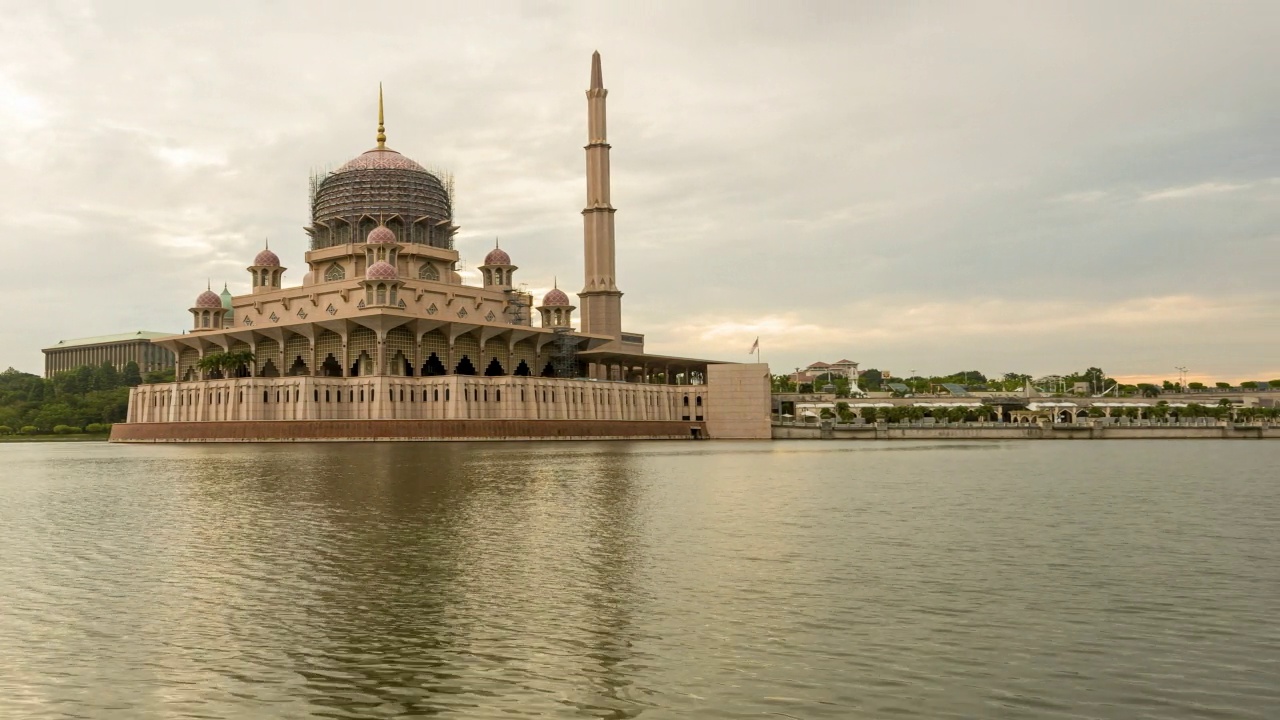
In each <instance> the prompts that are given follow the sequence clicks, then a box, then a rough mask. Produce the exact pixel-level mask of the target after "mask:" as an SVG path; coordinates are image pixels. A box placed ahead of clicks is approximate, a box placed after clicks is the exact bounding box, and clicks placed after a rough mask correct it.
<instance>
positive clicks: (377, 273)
mask: <svg viewBox="0 0 1280 720" xmlns="http://www.w3.org/2000/svg"><path fill="white" fill-rule="evenodd" d="M370 235H372V233H370ZM364 276H365V279H367V280H395V279H396V278H397V277H399V274H398V273H396V269H395V267H394V266H393V265H391V263H388V262H384V261H382V260H379V261H378V262H376V263H374V264H372V265H370V266H369V269H368V270H365V271H364Z"/></svg>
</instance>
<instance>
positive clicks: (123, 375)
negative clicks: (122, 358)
mask: <svg viewBox="0 0 1280 720" xmlns="http://www.w3.org/2000/svg"><path fill="white" fill-rule="evenodd" d="M120 382H122V383H124V385H125V386H126V387H137V386H139V385H141V384H142V372H141V371H140V369H139V368H138V363H136V362H134V361H133V360H130V361H129V362H127V363H125V364H124V369H123V370H121V371H120Z"/></svg>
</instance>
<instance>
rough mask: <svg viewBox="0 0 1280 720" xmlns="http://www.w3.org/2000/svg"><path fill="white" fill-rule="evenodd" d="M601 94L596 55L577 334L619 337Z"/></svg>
mask: <svg viewBox="0 0 1280 720" xmlns="http://www.w3.org/2000/svg"><path fill="white" fill-rule="evenodd" d="M608 94H609V91H608V90H605V89H604V79H603V76H602V75H601V72H600V53H599V52H595V53H593V54H592V55H591V89H590V90H587V146H586V150H587V207H586V208H584V209H583V211H582V221H583V244H584V246H585V253H584V259H585V265H586V269H585V273H584V275H585V277H584V278H583V281H584V283H583V284H584V287H583V288H582V292H579V293H578V297H579V298H581V300H582V314H581V323H582V332H584V333H592V334H597V335H611V336H613V337H614V338H615V339H621V337H622V292H621V291H619V290H618V286H617V283H616V282H615V279H616V277H617V276H616V274H615V271H614V247H613V214H614V213H615V212H617V211H616V210H614V207H613V205H612V204H611V203H610V200H609V141H608V135H607V133H606V131H605V115H604V99H605V97H606V96H607V95H608Z"/></svg>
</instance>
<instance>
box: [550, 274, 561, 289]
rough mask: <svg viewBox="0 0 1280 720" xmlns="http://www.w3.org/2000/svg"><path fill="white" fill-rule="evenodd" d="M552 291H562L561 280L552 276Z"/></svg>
mask: <svg viewBox="0 0 1280 720" xmlns="http://www.w3.org/2000/svg"><path fill="white" fill-rule="evenodd" d="M551 289H552V290H559V289H560V278H558V277H556V276H555V275H552V276H551Z"/></svg>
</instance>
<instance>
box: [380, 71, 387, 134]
mask: <svg viewBox="0 0 1280 720" xmlns="http://www.w3.org/2000/svg"><path fill="white" fill-rule="evenodd" d="M386 146H387V128H386V127H385V122H384V121H383V117H382V83H378V147H379V148H385V147H386Z"/></svg>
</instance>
